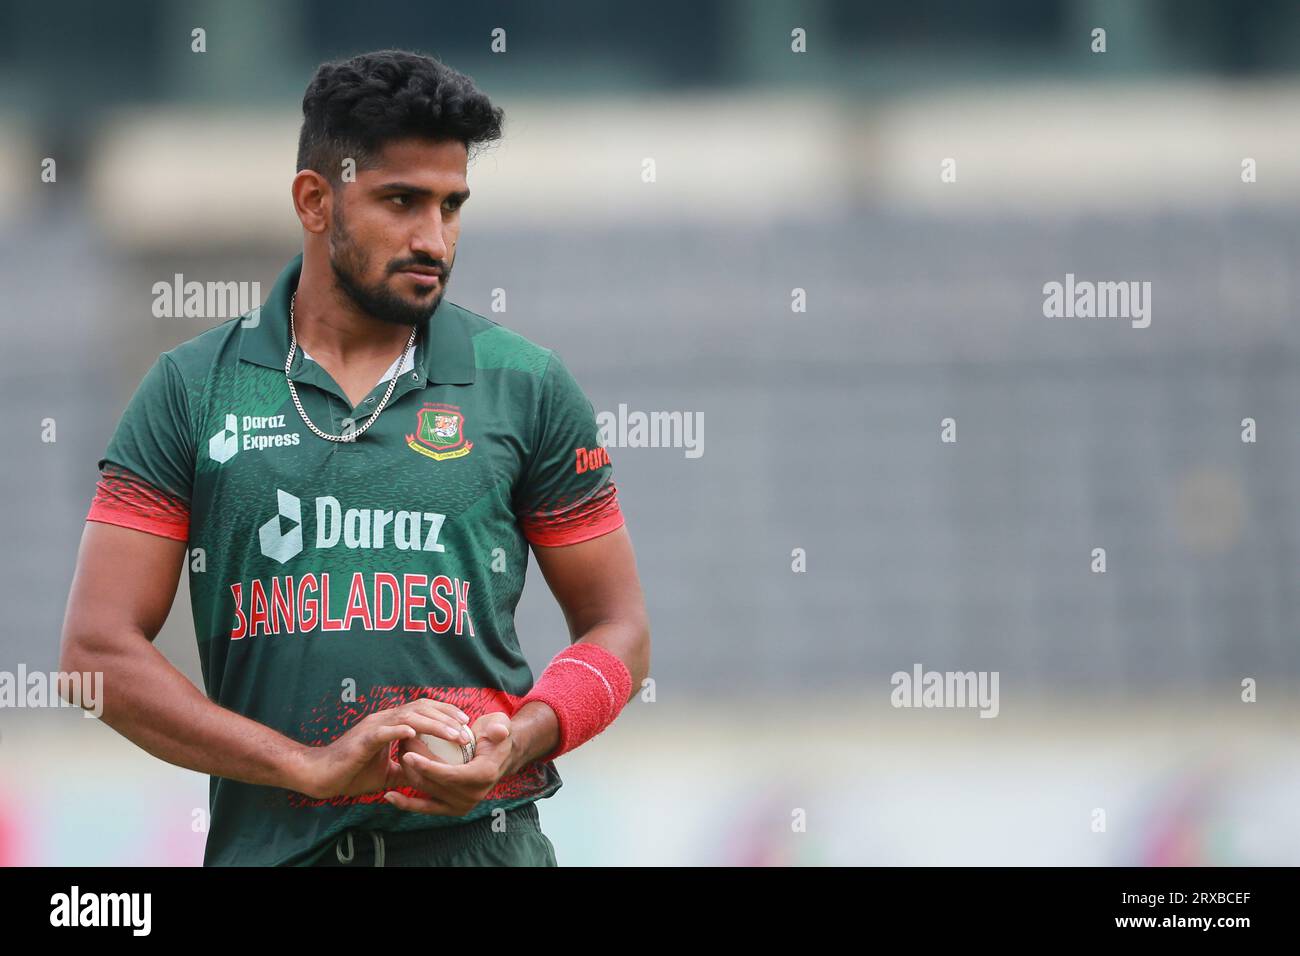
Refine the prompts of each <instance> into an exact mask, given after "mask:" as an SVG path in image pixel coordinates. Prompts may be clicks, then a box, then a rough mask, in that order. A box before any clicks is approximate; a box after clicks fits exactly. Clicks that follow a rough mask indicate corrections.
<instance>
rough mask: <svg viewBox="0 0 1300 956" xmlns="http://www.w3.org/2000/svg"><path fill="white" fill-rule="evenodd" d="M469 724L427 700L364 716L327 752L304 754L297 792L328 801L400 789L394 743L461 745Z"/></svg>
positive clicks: (464, 717)
mask: <svg viewBox="0 0 1300 956" xmlns="http://www.w3.org/2000/svg"><path fill="white" fill-rule="evenodd" d="M468 721H469V718H468V716H467V715H466V714H465V713H464V712H463V711H461V710H460V708H458V707H454V706H452V705H451V704H446V703H443V702H442V701H438V700H430V699H428V698H421V699H420V700H416V701H412V702H411V703H409V704H402V705H401V706H398V707H392V708H389V709H388V710H381V711H377V712H375V713H373V714H368V715H366V716H365V717H363V718H362V719H361V720H359V721H357V723H356V724H355V725H353V726H352V727H351V728H349V729H348V732H347V733H345V734H344V735H343V736H342V737H340V738H339V739H338V740H336V741H334V742H333V743H331V744H329V745H328V746H325V747H311V748H309V749H308V751H307V754H306V757H305V759H306V761H307V767H306V769H305V771H304V776H305V780H306V781H307V783H306V786H307V789H305V790H302V792H303V793H305V794H307V795H308V796H310V797H316V798H318V799H328V798H329V797H353V796H359V795H360V794H363V793H374V792H375V791H376V790H383V789H386V788H389V787H395V786H400V785H401V783H402V781H403V768H402V766H401V764H399V763H397V761H395V760H393V759H392V755H391V751H392V743H393V741H396V740H408V739H410V738H413V737H415V736H416V735H417V734H433V735H434V736H436V737H443V738H445V739H446V740H450V741H452V742H453V743H463V742H465V741H467V740H468V739H469V737H468V735H467V734H466V733H465V732H464V730H463V729H462V728H463V726H464V725H465V724H466V723H468ZM476 729H477V728H476Z"/></svg>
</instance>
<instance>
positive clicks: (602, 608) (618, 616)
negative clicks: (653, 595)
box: [507, 525, 650, 773]
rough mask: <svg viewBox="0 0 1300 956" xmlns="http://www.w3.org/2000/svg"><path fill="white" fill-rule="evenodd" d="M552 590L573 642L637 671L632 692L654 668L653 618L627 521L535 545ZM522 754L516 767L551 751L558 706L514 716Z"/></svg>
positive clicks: (534, 707) (530, 706) (538, 706)
mask: <svg viewBox="0 0 1300 956" xmlns="http://www.w3.org/2000/svg"><path fill="white" fill-rule="evenodd" d="M533 554H534V555H535V556H536V558H537V564H538V567H540V568H541V569H542V576H543V577H545V579H546V583H547V585H549V587H550V589H551V593H552V594H554V595H555V600H556V601H557V602H558V603H559V605H560V608H561V610H563V612H564V619H565V621H566V622H567V623H568V626H569V637H570V640H571V642H577V641H585V642H587V643H590V644H599V645H600V646H601V647H603V648H605V649H606V650H608V651H609V652H610V653H612V654H615V655H617V656H618V657H619V658H620V659H621V660H622V661H623V663H624V664H626V665H627V669H628V671H629V672H630V673H631V675H632V693H633V694H635V693H636V692H637V690H638V689H639V688H640V686H641V682H642V681H643V680H644V679H645V678H646V677H647V676H648V675H649V673H650V623H649V619H648V617H647V615H646V609H645V597H644V595H643V594H642V592H641V581H640V579H639V578H638V576H637V570H636V556H635V555H634V554H633V552H632V540H631V538H630V537H629V536H628V532H627V526H626V525H624V526H623V527H620V528H618V529H617V530H615V531H611V532H609V533H608V534H604V535H601V536H600V537H598V538H592V539H590V540H589V541H582V542H580V543H578V544H570V545H563V546H561V547H554V548H548V547H542V546H537V545H534V546H533ZM511 733H512V734H513V735H514V737H515V749H516V753H517V754H519V756H518V757H517V758H516V760H515V761H513V765H512V766H509V767H508V768H507V772H508V773H514V772H516V771H517V770H519V769H520V768H522V767H524V766H526V765H527V764H529V763H530V762H532V761H534V760H536V759H538V758H539V757H542V756H544V755H545V754H548V753H550V752H551V751H552V750H553V749H554V748H555V747H556V746H557V745H558V744H559V740H560V731H559V723H558V721H557V719H556V717H555V712H554V711H553V710H551V708H550V707H548V706H547V705H546V704H544V703H542V702H541V701H530V702H529V703H527V704H525V705H524V706H523V707H522V708H520V709H519V711H518V712H517V713H516V714H515V716H514V717H513V718H512V720H511Z"/></svg>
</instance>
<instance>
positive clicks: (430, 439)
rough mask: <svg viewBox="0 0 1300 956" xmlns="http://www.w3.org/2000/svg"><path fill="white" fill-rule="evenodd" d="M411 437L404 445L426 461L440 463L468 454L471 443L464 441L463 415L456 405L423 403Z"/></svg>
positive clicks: (408, 437)
mask: <svg viewBox="0 0 1300 956" xmlns="http://www.w3.org/2000/svg"><path fill="white" fill-rule="evenodd" d="M417 415H418V417H419V421H418V424H417V425H416V427H415V434H414V435H407V436H406V446H407V447H408V448H410V449H411V451H418V452H419V453H420V454H421V455H424V456H425V457H426V458H433V459H435V460H437V461H442V460H443V459H444V458H460V457H462V456H464V455H468V454H469V450H470V449H471V448H473V447H474V443H473V442H471V441H466V440H465V415H464V413H463V412H461V410H460V406H459V405H436V404H431V403H430V404H426V405H425V406H424V407H423V408H422V409H420V410H419V412H417Z"/></svg>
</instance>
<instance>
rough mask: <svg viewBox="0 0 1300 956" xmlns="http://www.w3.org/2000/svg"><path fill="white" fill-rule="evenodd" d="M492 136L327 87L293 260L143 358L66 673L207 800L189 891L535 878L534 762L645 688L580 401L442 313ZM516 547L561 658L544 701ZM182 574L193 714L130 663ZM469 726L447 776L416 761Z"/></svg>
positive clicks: (494, 129) (627, 581)
mask: <svg viewBox="0 0 1300 956" xmlns="http://www.w3.org/2000/svg"><path fill="white" fill-rule="evenodd" d="M502 119H503V113H502V110H501V109H499V108H496V107H494V106H493V105H492V104H491V102H490V101H489V100H488V98H487V96H485V95H484V94H483V93H482V92H480V91H479V90H478V89H476V88H475V86H474V84H473V83H472V82H471V80H470V79H469V78H468V77H466V76H464V75H462V74H460V73H457V72H456V71H454V70H452V69H450V68H448V67H447V66H445V65H443V64H442V63H440V62H438V61H437V60H434V59H431V58H428V57H424V56H419V55H415V54H412V53H406V52H401V51H391V50H390V51H383V52H378V53H371V54H365V55H362V56H357V57H354V58H352V59H349V60H346V61H342V62H336V63H327V64H325V65H322V66H321V67H320V68H319V69H318V70H317V72H316V74H315V76H314V77H313V78H312V80H311V83H310V85H309V86H308V88H307V92H306V95H305V96H304V98H303V124H302V130H301V135H300V138H299V145H298V162H297V169H298V172H297V175H296V176H294V178H293V184H292V195H293V204H294V209H295V211H296V212H297V215H298V219H299V221H300V222H301V223H302V236H303V250H302V254H301V255H300V256H297V257H295V258H294V259H293V261H291V262H289V263H288V265H286V266H285V267H284V270H283V272H282V273H281V274H280V277H279V279H278V280H277V281H276V283H275V286H274V288H273V289H272V290H271V292H270V295H269V297H268V298H267V300H266V301H265V302H264V303H263V304H262V306H261V307H260V309H257V310H254V311H253V312H251V313H249V314H247V315H244V316H242V317H240V318H238V319H232V320H230V321H228V322H225V323H223V324H221V325H218V326H216V327H215V328H212V329H209V330H208V331H206V332H204V333H202V334H201V335H198V336H196V337H194V338H192V339H190V340H189V341H188V342H185V343H184V344H182V345H180V346H178V347H176V348H174V349H172V350H170V351H168V352H164V353H163V354H162V355H161V356H160V357H159V358H158V359H157V361H156V362H155V363H154V364H153V366H152V367H151V368H150V369H149V371H148V372H147V373H146V374H145V376H144V378H143V380H142V381H141V382H140V385H139V387H138V388H137V390H136V392H135V394H134V396H133V397H132V398H131V400H130V402H129V404H128V406H127V408H126V410H125V412H124V413H123V415H122V417H121V420H120V422H119V423H118V425H117V428H116V431H115V432H114V434H113V436H112V439H111V440H110V442H109V444H108V449H107V451H106V453H105V455H104V457H103V458H102V459H101V460H100V461H99V470H100V478H99V482H98V485H97V488H96V492H95V495H94V499H93V502H92V503H91V506H90V512H89V514H88V516H87V522H86V526H85V531H84V535H83V538H82V541H81V547H80V552H79V554H78V558H77V567H76V574H75V578H74V580H73V583H72V588H71V594H70V596H69V600H68V608H67V615H66V619H65V624H64V631H63V652H62V662H61V667H62V668H63V669H64V670H66V671H100V672H103V674H104V688H105V691H104V704H103V706H104V711H103V719H104V720H105V721H106V722H107V723H108V724H109V725H111V726H112V727H113V728H114V729H115V730H117V731H119V732H120V733H121V734H123V735H124V736H126V737H127V738H129V739H130V740H132V741H134V742H135V743H136V744H138V745H139V746H140V747H142V748H143V749H145V750H147V751H148V752H149V753H151V754H153V755H155V756H156V757H159V758H160V759H162V760H166V761H168V762H169V763H173V764H176V765H178V766H181V767H187V768H189V769H191V770H196V771H200V772H203V773H207V774H210V775H211V782H210V802H211V805H210V810H211V816H210V829H209V832H208V837H207V846H206V851H205V854H204V864H205V865H207V866H214V865H334V866H339V865H343V866H357V865H364V866H373V865H380V866H382V865H389V866H393V865H405V866H457V865H510V866H521V865H551V866H553V865H555V864H556V859H555V854H554V849H553V847H552V844H551V842H550V840H549V839H548V838H547V837H546V835H545V834H543V833H542V831H541V829H540V827H539V825H538V814H537V808H536V805H535V804H536V801H538V800H540V799H542V798H544V797H549V796H550V795H551V794H553V793H555V792H556V790H558V789H559V788H560V786H561V780H560V775H559V773H558V772H557V771H556V768H555V763H554V761H555V760H556V758H558V757H559V756H560V755H562V754H564V753H567V752H568V751H570V750H573V749H574V748H576V747H578V746H580V745H581V744H583V743H584V742H585V741H587V740H590V739H591V738H592V737H594V736H595V735H596V734H598V733H600V732H601V731H602V730H603V729H604V728H605V727H607V726H608V725H609V724H610V723H611V722H612V721H613V720H614V719H615V717H617V716H618V714H619V712H620V711H621V710H622V708H623V706H624V705H625V704H626V703H627V702H628V700H629V699H630V698H631V696H632V693H633V689H634V688H639V687H640V685H641V682H642V681H643V680H644V678H645V677H646V675H647V673H648V670H649V645H650V639H649V625H648V621H647V616H646V611H645V604H644V599H643V596H642V593H641V586H640V582H639V580H638V576H637V571H636V562H635V558H634V555H633V552H632V546H631V543H630V540H629V538H628V533H627V529H626V527H625V525H624V522H623V518H622V515H621V514H620V511H619V504H618V499H617V496H616V491H615V487H614V482H613V476H612V466H611V464H610V458H609V455H608V453H607V451H606V449H605V448H604V447H603V446H602V444H601V442H600V441H599V439H598V434H597V433H598V429H597V426H596V421H595V414H594V411H593V409H592V405H591V403H590V401H589V400H588V399H587V398H586V396H585V395H584V393H583V392H582V390H581V388H580V387H579V385H578V383H577V382H576V381H575V379H574V376H573V374H572V373H571V372H570V371H569V369H568V368H567V367H566V366H565V364H564V363H563V362H562V361H561V359H560V357H559V356H558V355H557V354H555V353H554V352H553V351H551V350H549V349H546V348H543V347H541V346H539V345H535V344H534V343H532V342H531V341H529V340H528V339H526V338H524V337H523V336H521V335H518V334H517V333H515V332H512V331H510V330H509V329H506V328H504V327H502V326H501V325H499V324H497V323H496V322H493V321H491V320H490V319H487V318H484V317H483V316H480V315H476V314H475V313H473V312H470V311H468V310H466V309H463V308H461V307H459V306H457V305H454V304H453V303H451V302H449V301H448V300H447V299H446V298H445V295H446V290H447V285H448V282H449V281H450V279H451V272H452V268H453V266H454V265H455V261H456V243H457V241H458V238H459V236H460V227H461V210H462V207H463V206H464V205H465V202H466V201H467V200H468V199H469V196H470V190H469V186H468V184H467V182H466V170H467V165H468V162H469V158H470V153H471V150H473V149H474V148H475V147H477V146H480V145H481V144H485V143H490V142H492V141H495V140H498V139H500V137H501V123H502ZM198 188H201V185H200V186H199V187H198ZM529 546H531V547H532V550H533V554H534V555H535V556H536V559H537V563H538V566H539V567H540V568H541V570H542V574H543V575H544V576H545V578H546V582H547V584H548V585H549V586H550V589H551V591H552V593H553V594H554V595H555V598H556V600H557V601H558V602H559V604H560V607H561V608H562V610H563V612H564V616H565V619H566V621H567V623H568V626H569V630H570V639H571V641H572V643H571V644H570V645H569V646H568V647H565V648H564V649H563V650H561V651H559V652H558V653H557V654H556V655H555V657H554V659H553V660H552V661H551V662H550V663H549V665H548V666H547V667H546V668H545V669H544V670H543V671H542V672H541V674H540V675H539V676H538V677H537V678H536V680H534V675H533V674H532V672H531V670H530V669H529V666H528V663H527V662H526V660H525V658H524V655H523V654H522V653H521V652H520V648H519V641H518V638H517V636H516V633H515V625H514V612H515V607H516V606H517V604H518V602H519V598H520V594H521V592H522V590H523V586H524V576H525V572H526V570H527V565H528V547H529ZM182 565H183V566H184V567H186V568H187V569H188V574H189V587H190V597H191V602H192V606H193V616H194V631H195V635H196V638H197V640H198V648H199V655H200V658H201V660H202V666H203V680H204V685H205V688H206V691H207V693H206V694H204V693H202V692H200V691H199V690H198V688H196V687H195V686H194V685H193V684H192V683H191V682H190V681H188V680H187V679H186V678H185V677H184V676H183V675H182V674H181V673H180V672H179V671H178V670H176V668H175V667H173V666H172V665H171V664H170V663H169V662H168V661H167V660H166V659H165V658H164V657H163V656H162V654H161V653H159V652H158V651H157V649H156V648H155V647H154V646H153V644H152V641H153V639H154V637H155V636H156V635H157V634H158V632H159V630H160V629H161V627H162V625H163V623H164V621H165V619H166V617H167V613H168V611H169V610H170V608H171V605H172V602H173V600H174V598H175V595H176V587H177V584H178V581H179V577H180V570H181V567H182ZM467 724H468V725H469V726H470V728H471V729H472V731H473V739H474V741H475V747H474V751H473V757H472V759H469V760H468V762H467V763H463V764H455V763H451V762H443V761H440V760H437V759H429V758H428V757H426V756H424V755H423V754H422V753H420V752H419V751H424V753H429V752H430V751H427V750H424V748H423V746H422V745H421V744H420V742H419V739H418V735H420V734H430V735H433V736H435V737H441V738H443V739H445V740H447V741H449V742H451V743H453V744H458V745H461V746H464V745H466V744H467V743H468V741H469V733H468V732H467V731H466V729H465V727H466V725H467ZM457 749H458V750H459V748H457ZM465 752H466V754H468V752H469V751H468V748H466V750H465Z"/></svg>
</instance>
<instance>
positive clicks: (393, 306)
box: [330, 219, 451, 325]
mask: <svg viewBox="0 0 1300 956" xmlns="http://www.w3.org/2000/svg"><path fill="white" fill-rule="evenodd" d="M330 238H331V239H332V240H334V241H333V242H332V243H331V246H332V248H331V250H330V268H331V269H333V270H334V281H335V282H336V283H337V284H338V287H339V288H340V289H342V290H343V293H344V294H345V295H346V296H347V297H348V298H349V299H351V300H352V303H353V304H354V305H355V306H356V307H357V308H358V309H360V310H361V311H362V312H363V313H365V314H366V315H368V316H370V317H371V318H375V319H378V320H379V321H381V322H391V323H392V324H393V325H419V324H420V323H421V322H423V321H425V320H426V319H428V318H429V316H431V315H433V313H434V311H435V310H436V309H437V308H438V305H439V304H440V303H441V302H442V297H443V295H444V294H445V293H446V289H447V281H448V280H449V279H450V278H451V270H447V271H446V272H445V273H443V276H442V278H441V280H440V281H439V282H438V291H437V293H436V294H434V295H433V297H432V298H431V299H429V301H428V302H423V303H417V304H414V305H413V304H412V303H410V302H408V301H407V300H406V299H404V298H402V297H401V296H399V295H397V294H395V293H394V292H392V291H391V290H390V289H389V288H388V286H387V285H386V284H384V283H382V282H381V283H380V284H378V285H374V286H367V285H365V284H363V283H362V282H361V280H360V279H359V278H358V276H361V275H364V274H365V273H366V272H367V271H368V270H367V266H368V261H367V260H366V258H365V256H363V255H362V254H361V253H360V250H358V249H357V247H356V246H355V245H354V244H353V242H352V238H351V236H349V235H348V233H347V232H345V231H344V230H343V227H342V223H341V222H339V221H338V220H337V219H336V220H335V228H334V230H333V231H332V234H331V237H330ZM336 253H337V254H336ZM422 264H424V265H433V263H422Z"/></svg>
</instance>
